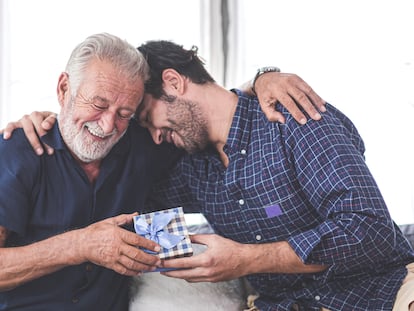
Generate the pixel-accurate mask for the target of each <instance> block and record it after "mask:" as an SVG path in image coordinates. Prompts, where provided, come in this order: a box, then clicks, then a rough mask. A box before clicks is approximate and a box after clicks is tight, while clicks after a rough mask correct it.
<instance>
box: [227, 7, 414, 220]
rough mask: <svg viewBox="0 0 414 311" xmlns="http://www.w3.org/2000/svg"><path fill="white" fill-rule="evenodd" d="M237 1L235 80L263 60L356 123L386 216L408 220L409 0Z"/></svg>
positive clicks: (413, 105) (411, 212)
mask: <svg viewBox="0 0 414 311" xmlns="http://www.w3.org/2000/svg"><path fill="white" fill-rule="evenodd" d="M239 1H241V2H242V3H243V5H244V12H245V16H244V17H243V20H244V23H243V28H244V29H243V33H241V37H242V38H243V39H244V46H243V49H242V52H243V53H242V57H243V61H242V63H243V64H244V65H243V66H241V67H242V68H245V72H244V75H243V74H242V75H240V78H241V80H240V81H244V80H245V79H247V78H248V77H249V76H251V74H252V72H253V71H254V70H255V68H258V67H260V66H264V65H276V66H279V67H280V68H282V70H283V71H285V72H293V73H297V74H298V75H299V76H301V77H302V78H303V79H304V80H305V81H307V82H308V83H309V84H310V85H311V86H312V87H313V88H314V90H315V91H317V92H318V93H319V94H320V95H321V96H322V97H323V98H324V99H325V100H327V101H328V102H330V103H332V104H333V105H335V106H337V107H338V108H340V109H341V110H342V111H343V112H345V113H346V114H347V115H348V116H349V117H350V118H351V119H352V120H353V121H354V123H355V124H356V126H357V127H358V129H359V131H360V133H361V135H362V137H363V138H364V140H365V143H366V148H367V152H366V157H367V163H368V165H369V167H370V169H371V171H372V173H373V174H374V177H375V178H376V180H377V182H378V184H379V186H380V189H381V190H382V193H383V195H384V197H385V200H386V202H387V204H388V206H389V209H390V211H391V214H392V216H393V217H394V219H395V220H396V221H397V222H398V223H400V224H403V223H408V222H414V18H413V9H412V1H411V0H393V1H385V0H346V1H332V0H312V1H309V0H290V1H284V0H255V1H251V0H239ZM240 81H235V82H236V83H239V82H240Z"/></svg>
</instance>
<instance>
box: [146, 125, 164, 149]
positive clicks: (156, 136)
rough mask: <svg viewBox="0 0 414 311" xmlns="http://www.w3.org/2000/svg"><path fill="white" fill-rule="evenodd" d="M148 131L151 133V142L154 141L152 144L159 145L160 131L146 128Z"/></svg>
mask: <svg viewBox="0 0 414 311" xmlns="http://www.w3.org/2000/svg"><path fill="white" fill-rule="evenodd" d="M148 130H149V131H150V133H151V136H152V140H153V141H154V143H156V144H157V145H159V144H161V143H162V131H161V130H160V129H156V128H154V127H151V128H148Z"/></svg>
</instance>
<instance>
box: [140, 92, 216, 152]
mask: <svg viewBox="0 0 414 311" xmlns="http://www.w3.org/2000/svg"><path fill="white" fill-rule="evenodd" d="M137 117H138V120H139V122H140V124H141V126H143V127H146V128H147V129H148V130H149V131H150V133H151V136H152V139H153V140H154V142H155V143H156V144H161V143H162V142H167V143H172V144H174V145H175V146H176V147H178V148H181V149H184V150H186V151H187V152H188V153H195V152H198V151H201V150H203V149H204V148H205V147H206V146H207V145H208V143H209V141H208V131H207V122H206V120H205V118H204V117H203V114H202V111H201V110H200V108H199V104H198V103H197V102H192V101H190V100H185V99H182V98H177V97H174V96H163V97H162V98H160V99H156V98H154V97H153V96H152V95H149V94H145V96H144V100H143V102H142V103H141V105H140V107H139V110H138V116H137Z"/></svg>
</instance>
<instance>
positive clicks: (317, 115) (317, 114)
mask: <svg viewBox="0 0 414 311" xmlns="http://www.w3.org/2000/svg"><path fill="white" fill-rule="evenodd" d="M314 117H315V119H320V118H322V116H321V114H320V113H315V116H314Z"/></svg>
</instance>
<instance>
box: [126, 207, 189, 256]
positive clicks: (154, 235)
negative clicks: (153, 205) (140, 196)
mask: <svg viewBox="0 0 414 311" xmlns="http://www.w3.org/2000/svg"><path fill="white" fill-rule="evenodd" d="M134 228H135V232H136V233H137V234H139V235H141V236H143V237H145V238H147V239H150V240H153V241H155V242H156V243H158V244H159V245H160V246H161V250H160V252H159V253H156V254H158V256H159V257H160V259H172V258H179V257H187V256H191V255H192V254H193V248H192V246H191V240H190V237H189V234H188V229H187V225H186V223H185V218H184V212H183V209H182V207H175V208H170V209H166V210H162V211H156V212H152V213H148V214H142V215H138V216H134ZM146 251H147V252H149V253H152V252H151V251H149V250H146Z"/></svg>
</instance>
